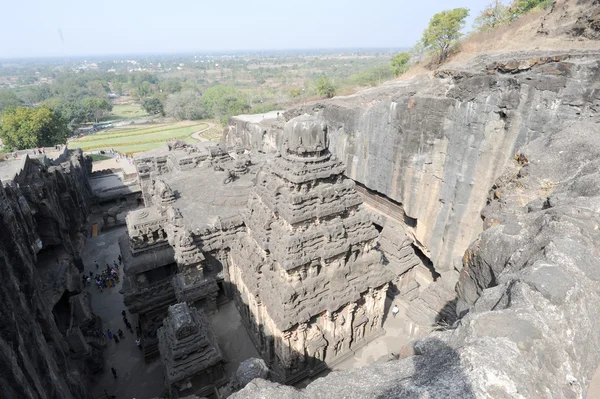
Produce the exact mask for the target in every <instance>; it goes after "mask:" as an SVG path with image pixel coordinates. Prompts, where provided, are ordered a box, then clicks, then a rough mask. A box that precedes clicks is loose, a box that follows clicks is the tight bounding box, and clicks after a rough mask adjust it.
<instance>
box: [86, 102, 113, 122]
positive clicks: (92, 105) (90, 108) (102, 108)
mask: <svg viewBox="0 0 600 399" xmlns="http://www.w3.org/2000/svg"><path fill="white" fill-rule="evenodd" d="M83 106H84V107H85V110H86V113H87V115H88V116H87V118H86V119H87V120H88V121H92V120H93V121H94V122H98V120H99V119H102V117H104V116H105V115H106V114H108V113H109V112H110V111H112V104H111V103H110V102H109V101H106V100H105V99H104V98H97V97H88V98H85V99H84V100H83Z"/></svg>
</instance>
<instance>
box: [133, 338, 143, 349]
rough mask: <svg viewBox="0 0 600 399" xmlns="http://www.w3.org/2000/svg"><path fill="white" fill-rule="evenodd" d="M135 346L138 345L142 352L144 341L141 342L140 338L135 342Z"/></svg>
mask: <svg viewBox="0 0 600 399" xmlns="http://www.w3.org/2000/svg"><path fill="white" fill-rule="evenodd" d="M135 344H136V345H137V347H138V348H139V349H140V350H142V341H140V339H139V338H138V339H136V340H135Z"/></svg>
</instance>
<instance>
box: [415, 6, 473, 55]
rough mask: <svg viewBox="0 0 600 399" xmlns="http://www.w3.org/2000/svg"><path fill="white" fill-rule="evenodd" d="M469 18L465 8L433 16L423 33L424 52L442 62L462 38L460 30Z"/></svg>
mask: <svg viewBox="0 0 600 399" xmlns="http://www.w3.org/2000/svg"><path fill="white" fill-rule="evenodd" d="M468 16H469V10H468V9H466V8H455V9H453V10H446V11H442V12H439V13H437V14H435V15H434V16H433V17H432V18H431V20H430V21H429V26H428V27H427V29H425V31H424V32H423V38H422V39H421V45H422V46H423V48H425V49H426V50H430V51H433V52H434V53H435V54H436V56H437V57H438V60H437V61H438V62H439V63H442V62H444V61H445V60H446V59H447V58H448V55H449V53H450V49H451V47H452V45H454V44H455V43H456V42H457V41H458V39H460V37H461V36H462V33H461V32H460V30H461V29H462V28H463V27H464V25H465V20H466V18H467V17H468Z"/></svg>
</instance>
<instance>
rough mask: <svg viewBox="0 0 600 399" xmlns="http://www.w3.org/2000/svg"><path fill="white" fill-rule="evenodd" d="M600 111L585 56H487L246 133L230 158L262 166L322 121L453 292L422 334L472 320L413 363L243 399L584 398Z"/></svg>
mask: <svg viewBox="0 0 600 399" xmlns="http://www.w3.org/2000/svg"><path fill="white" fill-rule="evenodd" d="M598 110H600V53H598V52H576V51H571V52H569V53H547V52H546V53H542V52H538V53H536V52H530V53H513V54H511V55H510V57H508V58H507V56H506V55H503V56H501V55H498V56H490V55H483V56H479V57H477V58H475V59H474V60H473V61H472V62H471V63H470V64H469V65H468V66H466V67H461V68H453V69H451V68H447V69H442V70H438V71H436V72H435V73H432V74H430V75H426V76H421V77H417V78H415V79H413V80H411V81H406V82H397V83H392V84H388V85H384V86H383V87H378V88H375V89H370V90H366V91H364V92H360V93H358V94H356V95H353V96H348V97H340V98H334V99H332V100H328V101H323V102H317V103H312V104H307V105H305V106H302V107H298V108H294V109H291V110H289V111H287V112H286V113H285V114H284V115H283V117H280V120H264V121H262V122H260V123H249V122H247V121H245V120H244V118H237V119H236V118H233V119H232V121H231V123H230V126H229V128H228V130H227V132H226V135H225V137H224V140H225V142H227V143H228V144H230V145H240V144H241V145H244V146H246V147H247V148H249V149H253V150H258V151H271V150H273V149H274V148H276V146H277V144H278V143H279V141H280V137H279V136H280V129H281V125H282V124H283V123H284V122H285V120H289V119H291V118H293V117H295V116H298V115H301V114H304V113H308V114H312V115H315V116H318V117H320V118H322V119H323V120H324V121H325V123H326V124H327V126H328V129H329V133H330V136H331V144H330V149H331V150H332V152H333V153H334V154H335V155H337V157H339V158H340V159H342V160H343V161H344V162H345V164H346V172H345V173H346V175H347V176H348V177H350V178H352V179H353V180H355V181H356V182H357V183H358V187H359V190H360V187H365V193H366V194H367V195H366V197H365V198H366V199H367V201H366V202H367V205H369V202H370V201H369V198H371V200H372V202H374V203H376V202H377V197H379V198H380V199H383V200H381V201H379V202H380V203H386V201H387V205H385V206H387V211H386V210H384V212H383V213H386V212H387V214H388V216H389V215H392V216H393V217H392V218H394V219H396V220H400V219H402V221H403V223H402V226H401V228H402V229H403V230H404V231H405V232H407V236H408V237H410V239H411V240H412V243H413V245H414V246H415V248H418V249H419V250H420V251H422V252H423V254H424V255H425V256H426V258H429V259H430V260H431V262H432V264H433V265H434V269H435V273H437V274H439V275H440V276H441V278H439V279H437V280H436V282H435V283H433V284H431V286H430V287H428V288H427V290H425V291H423V292H421V293H420V294H419V297H418V298H416V299H414V298H413V301H412V302H411V305H410V306H413V308H414V309H413V310H414V312H413V314H414V315H415V318H416V319H417V320H413V321H414V322H415V323H416V324H426V323H427V322H428V321H431V320H430V319H431V318H428V317H426V318H425V319H420V320H419V319H418V315H419V314H427V313H428V312H429V313H432V316H436V315H440V314H443V312H444V309H442V308H439V304H440V303H443V302H444V301H447V302H451V303H452V306H451V311H452V312H453V313H454V314H455V315H458V316H460V319H459V320H457V321H456V322H454V323H453V324H451V325H450V326H447V327H446V328H445V329H443V331H435V332H431V333H429V334H428V335H427V336H426V337H425V338H422V339H421V340H418V341H415V343H414V344H413V345H412V348H411V349H410V350H406V349H403V351H402V352H405V351H407V352H409V353H413V354H414V355H413V356H409V357H407V358H405V359H403V360H398V361H392V362H388V363H385V364H378V365H375V366H372V367H367V368H363V369H358V370H351V371H345V372H336V373H331V374H329V375H328V376H327V377H325V378H322V379H318V380H316V381H315V382H313V383H311V384H310V385H309V386H308V387H307V388H305V389H304V390H301V391H297V390H294V389H293V388H289V387H282V386H277V385H275V384H272V383H268V382H265V381H255V382H253V383H251V384H250V385H248V386H247V387H246V388H245V389H244V390H243V391H241V392H240V393H238V395H237V396H234V397H244V398H252V397H267V398H270V397H273V398H275V397H277V398H319V397H328V398H342V397H377V398H387V397H423V395H425V394H426V393H427V394H429V395H430V396H429V397H463V398H465V397H466V398H468V397H489V396H490V395H491V396H492V397H507V398H508V397H511V398H514V397H523V398H531V397H583V396H584V394H585V391H586V387H587V385H588V384H589V381H590V378H591V377H592V375H593V373H594V371H595V369H596V366H597V365H598V364H599V362H600V350H599V348H600V346H599V345H598V344H599V343H600V342H599V341H600V305H598V304H599V303H600V302H599V301H598V299H600V298H599V297H600V291H599V290H598V288H597V283H596V280H598V279H599V278H600V277H598V276H600V261H599V259H598V255H599V254H598V250H597V248H599V247H600V246H599V245H598V244H600V242H599V240H600V234H599V233H598V226H600V217H599V216H598V211H599V210H600V191H599V190H600V188H599V187H600V175H599V174H598V163H600V141H599V140H598V137H599V136H598V135H599V134H600V125H599V124H598V123H600V117H599V116H598ZM369 196H371V197H369ZM381 206H384V205H381ZM373 208H377V204H375V205H374V206H373ZM394 213H395V215H393V214H394ZM383 235H385V227H384V233H382V236H383ZM384 249H385V248H384ZM400 291H402V289H401V290H400ZM448 293H451V295H450V296H447V297H445V296H444V295H448ZM431 298H434V299H431ZM453 301H454V302H453ZM454 305H455V307H454ZM436 306H437V307H438V308H437V309H436ZM407 314H408V315H409V316H410V307H409V310H408V312H407ZM429 330H430V329H429ZM429 330H427V331H429ZM411 332H412V333H413V334H412V336H413V337H419V336H421V335H423V334H424V330H423V331H415V330H412V331H411ZM399 349H400V348H399Z"/></svg>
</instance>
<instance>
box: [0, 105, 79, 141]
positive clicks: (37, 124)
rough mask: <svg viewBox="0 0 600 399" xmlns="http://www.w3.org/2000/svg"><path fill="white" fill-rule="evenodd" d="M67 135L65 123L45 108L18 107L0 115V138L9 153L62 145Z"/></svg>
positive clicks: (67, 130) (56, 114)
mask: <svg viewBox="0 0 600 399" xmlns="http://www.w3.org/2000/svg"><path fill="white" fill-rule="evenodd" d="M68 135H69V129H68V128H67V122H66V120H65V119H64V118H62V117H61V116H60V115H59V114H58V113H56V112H54V111H52V110H51V109H49V108H46V107H36V108H27V107H18V108H9V109H6V110H4V112H3V113H2V115H0V138H2V142H3V144H4V145H5V146H6V148H8V149H9V151H12V150H24V149H27V148H35V147H49V146H53V145H56V144H62V143H64V142H65V141H66V139H67V137H68Z"/></svg>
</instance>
